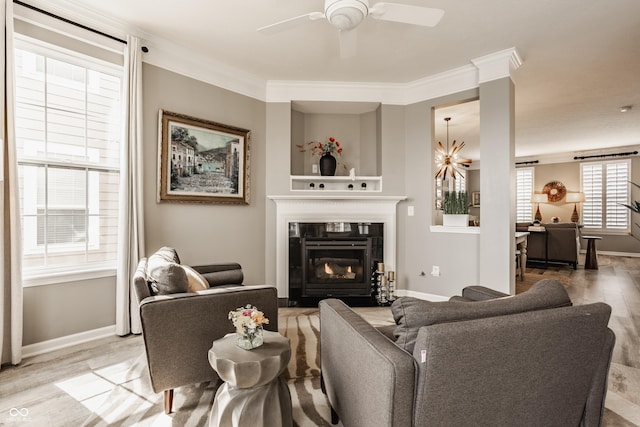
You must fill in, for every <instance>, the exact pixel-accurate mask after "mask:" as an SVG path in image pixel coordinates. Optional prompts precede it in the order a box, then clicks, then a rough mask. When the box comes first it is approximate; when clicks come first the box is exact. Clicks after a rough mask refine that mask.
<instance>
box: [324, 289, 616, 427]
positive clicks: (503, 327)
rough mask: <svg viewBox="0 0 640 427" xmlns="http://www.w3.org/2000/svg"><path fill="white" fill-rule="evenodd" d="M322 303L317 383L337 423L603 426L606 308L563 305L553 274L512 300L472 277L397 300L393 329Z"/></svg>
mask: <svg viewBox="0 0 640 427" xmlns="http://www.w3.org/2000/svg"><path fill="white" fill-rule="evenodd" d="M496 297H498V298H496ZM319 305H320V341H321V349H320V362H321V369H322V387H323V391H325V393H326V395H327V398H328V400H329V403H330V405H331V412H332V413H331V415H332V422H333V423H334V424H335V423H337V421H338V419H339V420H340V421H341V422H342V424H343V425H344V426H345V427H356V426H373V425H375V426H377V427H382V426H389V427H404V426H406V427H412V426H413V427H415V426H427V425H434V426H512V425H513V426H515V425H527V426H530V425H544V426H569V425H574V426H578V425H580V426H598V425H600V423H601V420H602V414H603V410H604V399H605V394H606V389H607V373H608V369H609V365H610V361H611V354H612V350H613V346H614V342H615V336H614V334H613V332H612V331H611V330H610V329H609V328H608V327H607V323H608V320H609V316H610V313H611V309H610V307H609V306H608V305H606V304H603V303H595V304H589V305H582V306H572V305H571V301H570V300H569V298H568V296H567V294H566V292H565V290H564V288H563V287H562V285H561V284H560V283H559V282H557V281H552V280H546V281H542V282H539V283H537V284H536V285H534V286H533V287H532V288H531V289H530V290H529V291H527V292H524V293H522V294H519V295H517V296H511V297H509V296H506V295H504V294H501V293H498V292H495V291H491V290H489V289H487V288H483V287H479V286H473V287H468V288H465V289H464V290H463V295H462V296H459V297H455V298H453V299H452V300H450V301H445V302H428V301H422V300H417V299H414V298H400V299H399V300H397V301H396V302H394V304H393V305H392V311H393V314H394V317H395V319H396V322H397V325H396V326H395V327H393V328H391V329H390V328H382V329H376V328H374V327H373V326H371V325H370V324H369V323H367V322H366V321H365V320H364V319H362V318H361V317H360V316H359V315H358V314H357V313H355V312H354V311H352V310H351V309H350V308H349V307H348V306H346V305H345V304H344V303H343V302H342V301H340V300H336V299H327V300H323V301H321V302H320V304H319ZM420 325H424V326H420Z"/></svg>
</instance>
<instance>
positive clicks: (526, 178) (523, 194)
mask: <svg viewBox="0 0 640 427" xmlns="http://www.w3.org/2000/svg"><path fill="white" fill-rule="evenodd" d="M532 195H533V168H518V169H516V221H517V222H531V221H533V206H532V205H531V196H532Z"/></svg>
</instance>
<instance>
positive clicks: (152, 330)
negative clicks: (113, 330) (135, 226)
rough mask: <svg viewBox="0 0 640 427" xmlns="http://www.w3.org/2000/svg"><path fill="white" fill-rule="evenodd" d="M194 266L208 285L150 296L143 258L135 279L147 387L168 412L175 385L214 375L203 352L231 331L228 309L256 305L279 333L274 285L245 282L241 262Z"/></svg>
mask: <svg viewBox="0 0 640 427" xmlns="http://www.w3.org/2000/svg"><path fill="white" fill-rule="evenodd" d="M178 261H179V260H178ZM193 269H194V270H196V271H198V272H199V273H201V274H202V276H203V277H204V278H205V279H206V280H207V282H208V283H209V285H210V286H211V288H210V289H205V290H200V291H197V292H178V293H172V294H165V295H154V287H153V286H152V280H151V279H150V277H149V272H148V270H147V259H146V258H144V259H142V260H141V261H140V264H139V265H138V269H137V271H136V273H135V275H134V277H133V286H134V288H135V292H136V295H137V297H138V301H139V308H140V317H141V321H142V334H143V337H144V345H145V352H146V357H147V363H148V366H149V375H150V379H151V385H152V387H153V390H154V391H155V392H156V393H159V392H161V391H163V392H164V409H165V412H166V413H170V412H171V410H172V403H173V389H175V388H177V387H181V386H184V385H188V384H195V383H201V382H206V381H215V380H216V379H218V376H217V374H216V372H215V371H214V370H213V369H212V368H211V366H210V365H209V361H208V356H207V355H208V351H209V349H210V348H211V345H212V343H213V341H214V340H216V339H219V338H222V337H223V336H224V335H226V334H228V333H230V332H233V331H234V329H233V325H232V323H231V321H230V320H229V319H228V313H229V311H231V310H234V309H236V308H238V307H242V306H244V305H246V304H252V305H255V306H256V307H258V308H259V309H260V310H262V311H263V312H264V314H265V316H266V317H267V318H268V319H269V324H268V325H265V329H267V330H270V331H275V332H277V331H278V296H277V290H276V288H274V287H271V286H243V285H242V280H243V277H242V269H241V267H240V265H239V264H234V263H231V264H213V265H206V266H194V267H193Z"/></svg>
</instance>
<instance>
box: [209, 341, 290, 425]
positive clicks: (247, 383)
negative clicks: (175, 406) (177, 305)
mask: <svg viewBox="0 0 640 427" xmlns="http://www.w3.org/2000/svg"><path fill="white" fill-rule="evenodd" d="M290 358H291V346H290V343H289V338H286V337H283V336H282V335H280V334H279V333H277V332H271V331H264V344H263V345H261V346H260V347H258V348H254V349H252V350H244V349H242V348H240V347H238V346H237V345H236V335H235V333H232V334H227V335H225V336H224V337H223V338H221V339H219V340H215V341H214V342H213V346H212V347H211V349H210V350H209V363H210V364H211V367H212V368H213V369H215V370H216V372H217V373H218V375H219V376H220V378H221V379H222V380H223V381H225V383H224V384H223V385H222V386H221V387H220V388H219V389H218V391H217V393H216V397H215V400H214V402H213V408H212V409H211V415H210V417H209V427H226V426H233V427H280V426H282V427H291V425H292V424H293V418H292V415H291V395H290V393H289V387H288V386H287V383H286V382H285V381H284V379H283V378H282V377H281V376H280V374H281V373H282V371H284V369H285V368H286V367H287V364H288V363H289V359H290Z"/></svg>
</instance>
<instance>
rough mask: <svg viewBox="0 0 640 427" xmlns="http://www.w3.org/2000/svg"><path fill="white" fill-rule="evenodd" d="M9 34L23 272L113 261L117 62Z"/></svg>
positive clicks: (118, 92) (27, 274)
mask: <svg viewBox="0 0 640 427" xmlns="http://www.w3.org/2000/svg"><path fill="white" fill-rule="evenodd" d="M16 39H17V40H16V42H17V43H16V46H17V48H16V51H15V64H16V91H15V92H16V144H17V150H18V174H19V181H20V183H19V185H20V197H21V216H22V227H23V251H24V258H23V268H24V273H25V277H30V276H31V277H33V276H42V275H45V273H52V272H57V271H59V272H71V271H79V270H89V269H92V268H105V267H114V266H115V261H116V251H117V235H118V230H117V228H118V197H119V196H118V193H119V192H118V184H119V162H120V139H121V134H122V132H121V128H122V124H121V117H120V115H121V91H122V88H121V79H122V68H121V67H117V66H114V65H112V64H109V63H105V62H102V61H100V60H97V59H94V58H89V57H86V56H84V55H80V54H73V53H71V52H70V51H66V50H65V51H63V50H62V49H58V48H56V47H53V46H50V45H47V44H44V43H40V42H33V41H30V40H26V39H24V38H22V37H20V38H18V37H17V38H16Z"/></svg>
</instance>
